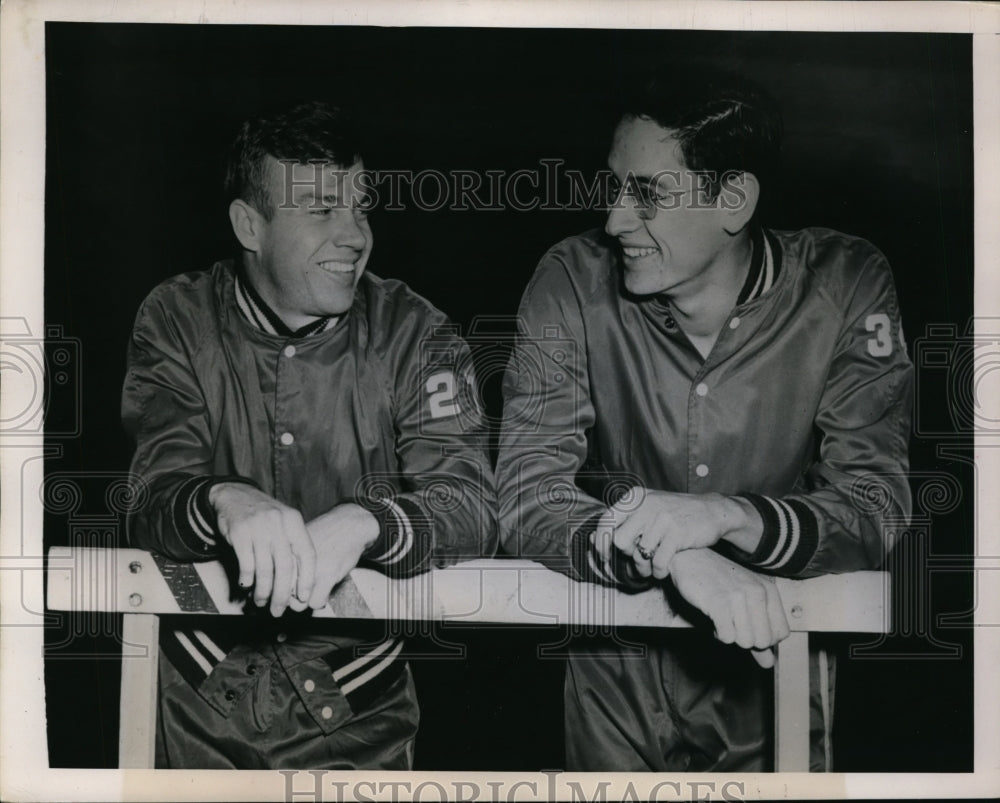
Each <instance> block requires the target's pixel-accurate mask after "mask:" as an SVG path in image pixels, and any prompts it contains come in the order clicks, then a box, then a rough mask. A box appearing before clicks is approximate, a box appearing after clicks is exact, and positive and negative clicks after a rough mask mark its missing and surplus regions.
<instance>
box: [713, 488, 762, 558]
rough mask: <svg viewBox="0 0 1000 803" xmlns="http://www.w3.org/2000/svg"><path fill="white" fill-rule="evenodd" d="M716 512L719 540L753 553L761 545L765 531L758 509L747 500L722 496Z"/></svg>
mask: <svg viewBox="0 0 1000 803" xmlns="http://www.w3.org/2000/svg"><path fill="white" fill-rule="evenodd" d="M716 511H717V515H718V519H717V523H718V528H719V529H718V531H719V533H720V535H719V540H720V541H722V540H724V541H727V542H728V543H730V544H732V545H733V546H735V547H737V548H739V549H741V550H743V551H744V552H747V553H752V552H753V551H754V550H755V549H756V548H757V545H758V544H759V543H760V538H761V535H762V533H763V529H764V523H763V521H762V520H761V517H760V514H759V513H758V512H757V509H756V508H755V507H754V506H753V505H752V504H751V503H750V502H749V501H747V500H746V499H742V498H740V497H735V496H722V495H721V494H720V495H719V499H718V505H717V507H716Z"/></svg>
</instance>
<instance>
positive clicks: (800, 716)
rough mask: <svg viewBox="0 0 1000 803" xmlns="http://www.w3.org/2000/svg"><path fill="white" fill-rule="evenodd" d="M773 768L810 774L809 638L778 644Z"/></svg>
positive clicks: (804, 635) (798, 636) (798, 637)
mask: <svg viewBox="0 0 1000 803" xmlns="http://www.w3.org/2000/svg"><path fill="white" fill-rule="evenodd" d="M774 731H775V733H774V768H775V770H776V771H778V772H809V634H808V633H792V634H791V635H790V636H789V637H788V638H786V639H785V640H784V641H782V642H781V643H780V644H778V647H777V661H776V663H775V667H774Z"/></svg>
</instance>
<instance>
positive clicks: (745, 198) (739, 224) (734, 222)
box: [719, 172, 760, 234]
mask: <svg viewBox="0 0 1000 803" xmlns="http://www.w3.org/2000/svg"><path fill="white" fill-rule="evenodd" d="M759 199H760V182H759V181H757V177H756V176H755V175H754V174H753V173H746V172H743V173H730V174H728V175H726V176H725V177H724V178H723V179H722V187H721V188H720V189H719V206H720V208H721V209H722V212H723V214H724V215H725V216H726V223H725V226H724V227H725V229H726V231H727V232H728V233H729V234H736V233H737V232H740V231H742V230H743V229H744V228H745V227H746V225H747V224H748V223H749V222H750V219H751V218H752V217H753V213H754V212H755V211H756V210H757V201H758V200H759Z"/></svg>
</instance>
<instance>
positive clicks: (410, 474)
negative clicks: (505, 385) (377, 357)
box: [356, 311, 497, 576]
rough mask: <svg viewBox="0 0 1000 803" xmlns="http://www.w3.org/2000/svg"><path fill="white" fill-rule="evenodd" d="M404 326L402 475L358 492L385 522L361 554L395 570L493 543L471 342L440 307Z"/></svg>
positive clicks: (399, 415)
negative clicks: (408, 328) (414, 325)
mask: <svg viewBox="0 0 1000 803" xmlns="http://www.w3.org/2000/svg"><path fill="white" fill-rule="evenodd" d="M401 329H402V327H401ZM401 329H400V330H397V331H395V332H394V333H393V334H392V337H391V341H390V347H391V349H392V351H393V352H394V354H395V362H396V365H395V366H394V367H393V369H392V374H393V376H394V380H393V382H394V388H393V397H394V410H395V424H396V454H397V458H398V464H399V476H397V477H393V478H379V477H369V478H366V481H365V483H364V485H365V486H367V487H364V488H363V492H362V493H361V494H360V495H359V496H358V498H357V500H356V501H357V502H358V503H359V504H361V505H362V506H364V507H365V508H367V509H368V510H369V511H370V512H372V513H373V514H374V515H375V517H376V518H377V519H378V520H379V522H380V536H379V538H378V540H377V541H376V542H375V543H374V544H373V545H372V546H371V547H370V548H369V549H368V550H367V551H366V555H365V560H366V562H367V563H368V564H370V565H372V566H373V567H374V568H377V569H380V570H382V571H384V572H386V573H387V574H390V575H393V576H408V575H413V574H417V573H419V572H422V571H426V570H427V569H430V568H432V567H439V568H440V567H444V566H448V565H450V564H453V563H456V562H458V561H461V560H472V559H476V558H484V557H492V556H493V555H494V554H495V553H496V549H497V520H496V518H497V514H496V506H497V501H496V490H495V486H494V477H493V471H492V470H491V468H490V463H489V456H488V452H487V446H488V430H487V427H486V423H485V416H484V413H483V410H482V409H481V406H480V402H479V392H478V389H477V387H476V377H475V372H474V370H473V363H472V357H471V354H470V351H469V347H468V345H467V344H466V342H465V341H464V340H463V339H462V338H461V337H460V336H459V334H458V331H457V329H456V327H454V326H453V325H450V324H449V323H448V322H447V319H446V318H445V317H444V316H443V315H442V314H440V313H437V312H436V311H435V312H434V313H433V314H431V315H430V318H429V320H428V322H427V325H426V326H422V327H420V328H419V329H418V330H416V331H414V332H412V333H410V334H409V335H407V334H404V332H403V331H401ZM383 480H388V481H387V482H386V481H383Z"/></svg>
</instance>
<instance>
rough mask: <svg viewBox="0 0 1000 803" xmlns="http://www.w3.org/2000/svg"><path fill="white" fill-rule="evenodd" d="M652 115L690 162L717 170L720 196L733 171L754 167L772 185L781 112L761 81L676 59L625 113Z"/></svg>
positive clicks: (713, 188) (687, 163)
mask: <svg viewBox="0 0 1000 803" xmlns="http://www.w3.org/2000/svg"><path fill="white" fill-rule="evenodd" d="M628 118H640V119H645V120H651V121H652V122H654V123H656V124H657V125H659V126H661V127H662V128H665V129H667V130H668V131H670V132H671V133H672V135H673V136H674V137H675V138H676V139H677V141H678V143H679V145H680V149H681V154H682V155H683V157H684V164H685V166H686V167H688V168H690V169H691V170H697V171H704V172H706V173H708V174H710V175H714V177H715V180H714V181H711V182H709V184H710V187H711V192H712V197H714V196H715V195H716V194H717V193H718V191H719V181H720V180H721V179H722V177H723V176H725V175H726V174H727V173H732V172H740V173H742V172H747V173H753V174H754V175H755V176H756V177H757V179H758V181H759V182H760V183H761V185H762V186H766V185H767V183H768V179H769V178H770V175H771V174H772V172H773V171H774V168H775V166H776V164H777V160H778V154H779V152H780V150H781V135H782V123H781V113H780V111H779V109H778V106H777V104H776V103H775V101H774V99H773V98H772V97H771V96H770V95H769V94H768V93H767V92H765V91H764V90H763V89H762V88H760V87H759V86H757V85H756V84H754V83H752V82H751V81H748V80H746V79H744V78H742V77H739V76H737V75H734V74H732V73H727V72H722V71H717V70H713V69H706V68H704V67H694V68H692V66H690V65H687V66H678V65H671V66H667V67H663V68H661V69H660V70H658V71H657V72H656V73H655V74H654V76H653V77H652V78H650V79H648V80H647V81H646V82H645V83H644V84H643V85H642V86H641V88H640V89H639V91H638V92H636V93H635V94H633V95H632V96H631V97H626V99H625V101H624V104H623V107H622V109H621V114H620V115H619V119H620V120H621V119H628Z"/></svg>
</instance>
